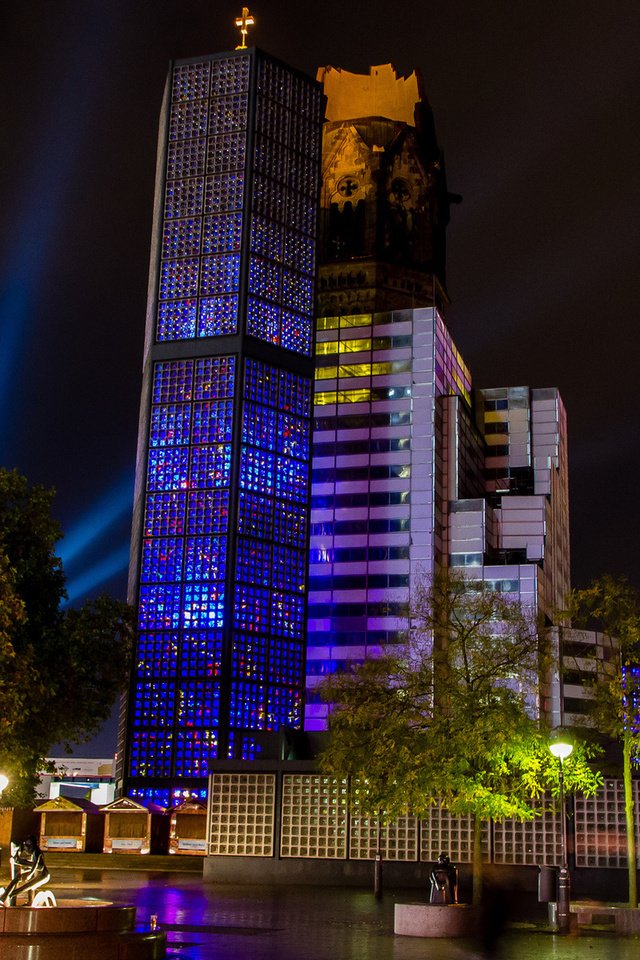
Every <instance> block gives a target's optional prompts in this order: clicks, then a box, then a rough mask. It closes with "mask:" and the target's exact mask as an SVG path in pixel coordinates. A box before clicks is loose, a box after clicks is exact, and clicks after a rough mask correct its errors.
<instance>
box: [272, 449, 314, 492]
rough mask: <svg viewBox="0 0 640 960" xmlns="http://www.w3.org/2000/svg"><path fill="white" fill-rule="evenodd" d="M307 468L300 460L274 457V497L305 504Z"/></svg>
mask: <svg viewBox="0 0 640 960" xmlns="http://www.w3.org/2000/svg"><path fill="white" fill-rule="evenodd" d="M308 479H309V467H308V464H307V463H303V462H302V461H300V460H290V459H289V457H276V496H278V497H280V498H281V499H286V498H287V497H290V498H291V499H293V500H299V501H301V502H306V500H307V495H308V492H309V491H308V487H307V483H308Z"/></svg>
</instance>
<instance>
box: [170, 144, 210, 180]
mask: <svg viewBox="0 0 640 960" xmlns="http://www.w3.org/2000/svg"><path fill="white" fill-rule="evenodd" d="M206 156H207V141H206V138H205V137H200V138H199V139H198V140H174V141H173V142H172V143H170V144H169V149H168V150H167V180H186V179H187V178H188V177H201V176H202V175H203V173H204V171H205V160H206Z"/></svg>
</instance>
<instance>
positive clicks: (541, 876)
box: [538, 867, 558, 903]
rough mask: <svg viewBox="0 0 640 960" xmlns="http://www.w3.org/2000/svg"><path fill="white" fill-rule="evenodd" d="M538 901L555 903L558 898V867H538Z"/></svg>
mask: <svg viewBox="0 0 640 960" xmlns="http://www.w3.org/2000/svg"><path fill="white" fill-rule="evenodd" d="M538 870H539V871H540V872H539V873H538V903H554V902H555V901H556V900H557V893H556V891H557V889H558V868H557V867H538Z"/></svg>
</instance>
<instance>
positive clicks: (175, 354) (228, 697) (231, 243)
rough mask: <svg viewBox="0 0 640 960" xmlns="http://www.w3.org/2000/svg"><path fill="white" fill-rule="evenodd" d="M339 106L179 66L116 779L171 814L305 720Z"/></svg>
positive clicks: (148, 363)
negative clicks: (315, 416)
mask: <svg viewBox="0 0 640 960" xmlns="http://www.w3.org/2000/svg"><path fill="white" fill-rule="evenodd" d="M322 105H323V98H322V92H321V89H320V87H319V85H318V84H316V83H315V82H314V81H311V80H309V79H308V78H306V77H304V76H303V75H301V74H298V73H296V72H295V71H293V70H291V69H290V68H288V67H286V66H284V65H283V64H281V63H279V62H278V61H275V60H273V59H272V58H269V57H267V56H266V55H264V54H262V53H261V52H260V51H258V50H255V49H251V50H239V51H237V52H235V53H231V54H222V55H216V56H211V57H206V58H202V59H198V60H185V61H176V62H175V63H173V64H172V66H171V69H170V72H169V78H168V81H167V89H166V93H165V100H164V105H163V109H162V115H161V121H160V138H159V148H158V174H157V181H156V202H155V213H154V229H153V240H152V255H151V269H150V283H149V298H148V310H147V332H146V344H145V360H144V380H143V391H142V405H141V419H140V434H139V448H138V460H137V478H136V501H135V510H134V525H133V540H132V554H131V557H132V559H131V568H130V600H131V602H133V603H134V604H135V605H136V608H137V611H138V631H139V632H138V638H137V649H136V655H135V663H134V669H133V677H132V683H131V688H130V691H129V696H128V703H127V705H126V709H123V729H122V735H121V741H120V744H121V749H120V751H119V754H120V767H119V771H118V779H119V788H120V789H122V790H123V791H124V792H125V793H126V794H128V795H130V796H132V797H137V798H138V799H141V800H154V801H157V802H159V803H161V804H163V805H165V806H168V805H169V802H170V801H171V799H172V798H174V797H175V796H176V795H177V792H179V791H180V790H183V789H189V790H191V791H193V792H198V793H200V795H204V794H205V792H206V789H205V785H206V779H205V778H206V776H207V774H208V765H209V762H210V761H211V760H214V759H216V758H225V757H226V758H230V757H231V758H232V757H235V758H250V757H251V756H252V755H253V753H254V751H255V749H256V737H259V735H260V733H261V732H262V731H268V730H277V729H280V728H281V727H285V726H297V725H298V726H299V725H300V722H301V710H302V696H303V690H304V650H305V629H306V589H307V544H308V503H309V485H310V428H311V415H312V396H313V339H314V331H313V312H314V288H315V259H316V239H315V238H316V217H317V198H318V183H319V151H320V137H321V122H322ZM125 715H126V719H125ZM125 728H126V734H125V732H124V731H125Z"/></svg>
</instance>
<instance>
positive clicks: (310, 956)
mask: <svg viewBox="0 0 640 960" xmlns="http://www.w3.org/2000/svg"><path fill="white" fill-rule="evenodd" d="M51 886H52V888H53V889H54V890H55V892H56V894H57V896H58V897H59V898H61V899H63V898H71V897H88V898H91V897H93V898H97V899H106V900H111V901H113V902H115V903H119V904H123V903H131V904H134V905H135V906H136V907H137V908H138V913H137V919H138V921H139V922H140V923H143V924H144V923H149V922H150V918H151V916H152V915H156V916H157V918H158V921H157V922H158V924H159V925H160V926H162V927H163V928H164V929H165V930H166V931H167V943H168V946H167V958H168V960H480V958H483V957H487V956H492V957H495V958H500V960H632V958H633V960H637V958H638V957H639V956H640V938H638V937H616V936H615V935H614V934H613V933H612V932H608V931H604V930H601V931H590V932H586V931H584V930H582V931H580V933H579V934H577V935H573V936H564V937H561V936H559V935H557V934H553V933H551V932H549V931H548V930H546V929H545V927H544V924H543V923H541V922H540V920H539V919H538V921H537V922H533V921H529V922H527V921H526V920H520V921H519V922H515V925H514V926H510V927H508V928H507V929H506V931H505V932H504V934H503V935H502V936H501V937H500V939H499V940H498V942H497V943H496V944H494V945H493V950H492V951H491V950H489V951H487V950H486V949H484V948H483V945H482V943H479V942H473V941H466V940H426V939H421V938H416V937H397V936H395V935H394V933H393V907H394V903H395V902H397V901H400V902H415V901H417V900H418V899H419V896H418V895H417V891H415V890H413V891H404V892H402V891H389V892H385V894H384V896H383V898H382V900H381V901H377V900H376V899H375V898H374V896H373V894H372V892H371V891H369V890H361V889H355V890H354V889H350V888H335V887H331V888H327V887H302V886H300V887H264V886H248V885H246V886H235V885H229V884H215V883H203V882H202V880H201V878H200V877H198V876H193V875H180V874H175V873H153V872H135V873H133V872H125V871H119V870H108V871H79V870H78V871H74V870H61V871H58V872H57V874H56V878H55V880H54V881H53V882H52V884H51Z"/></svg>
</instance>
